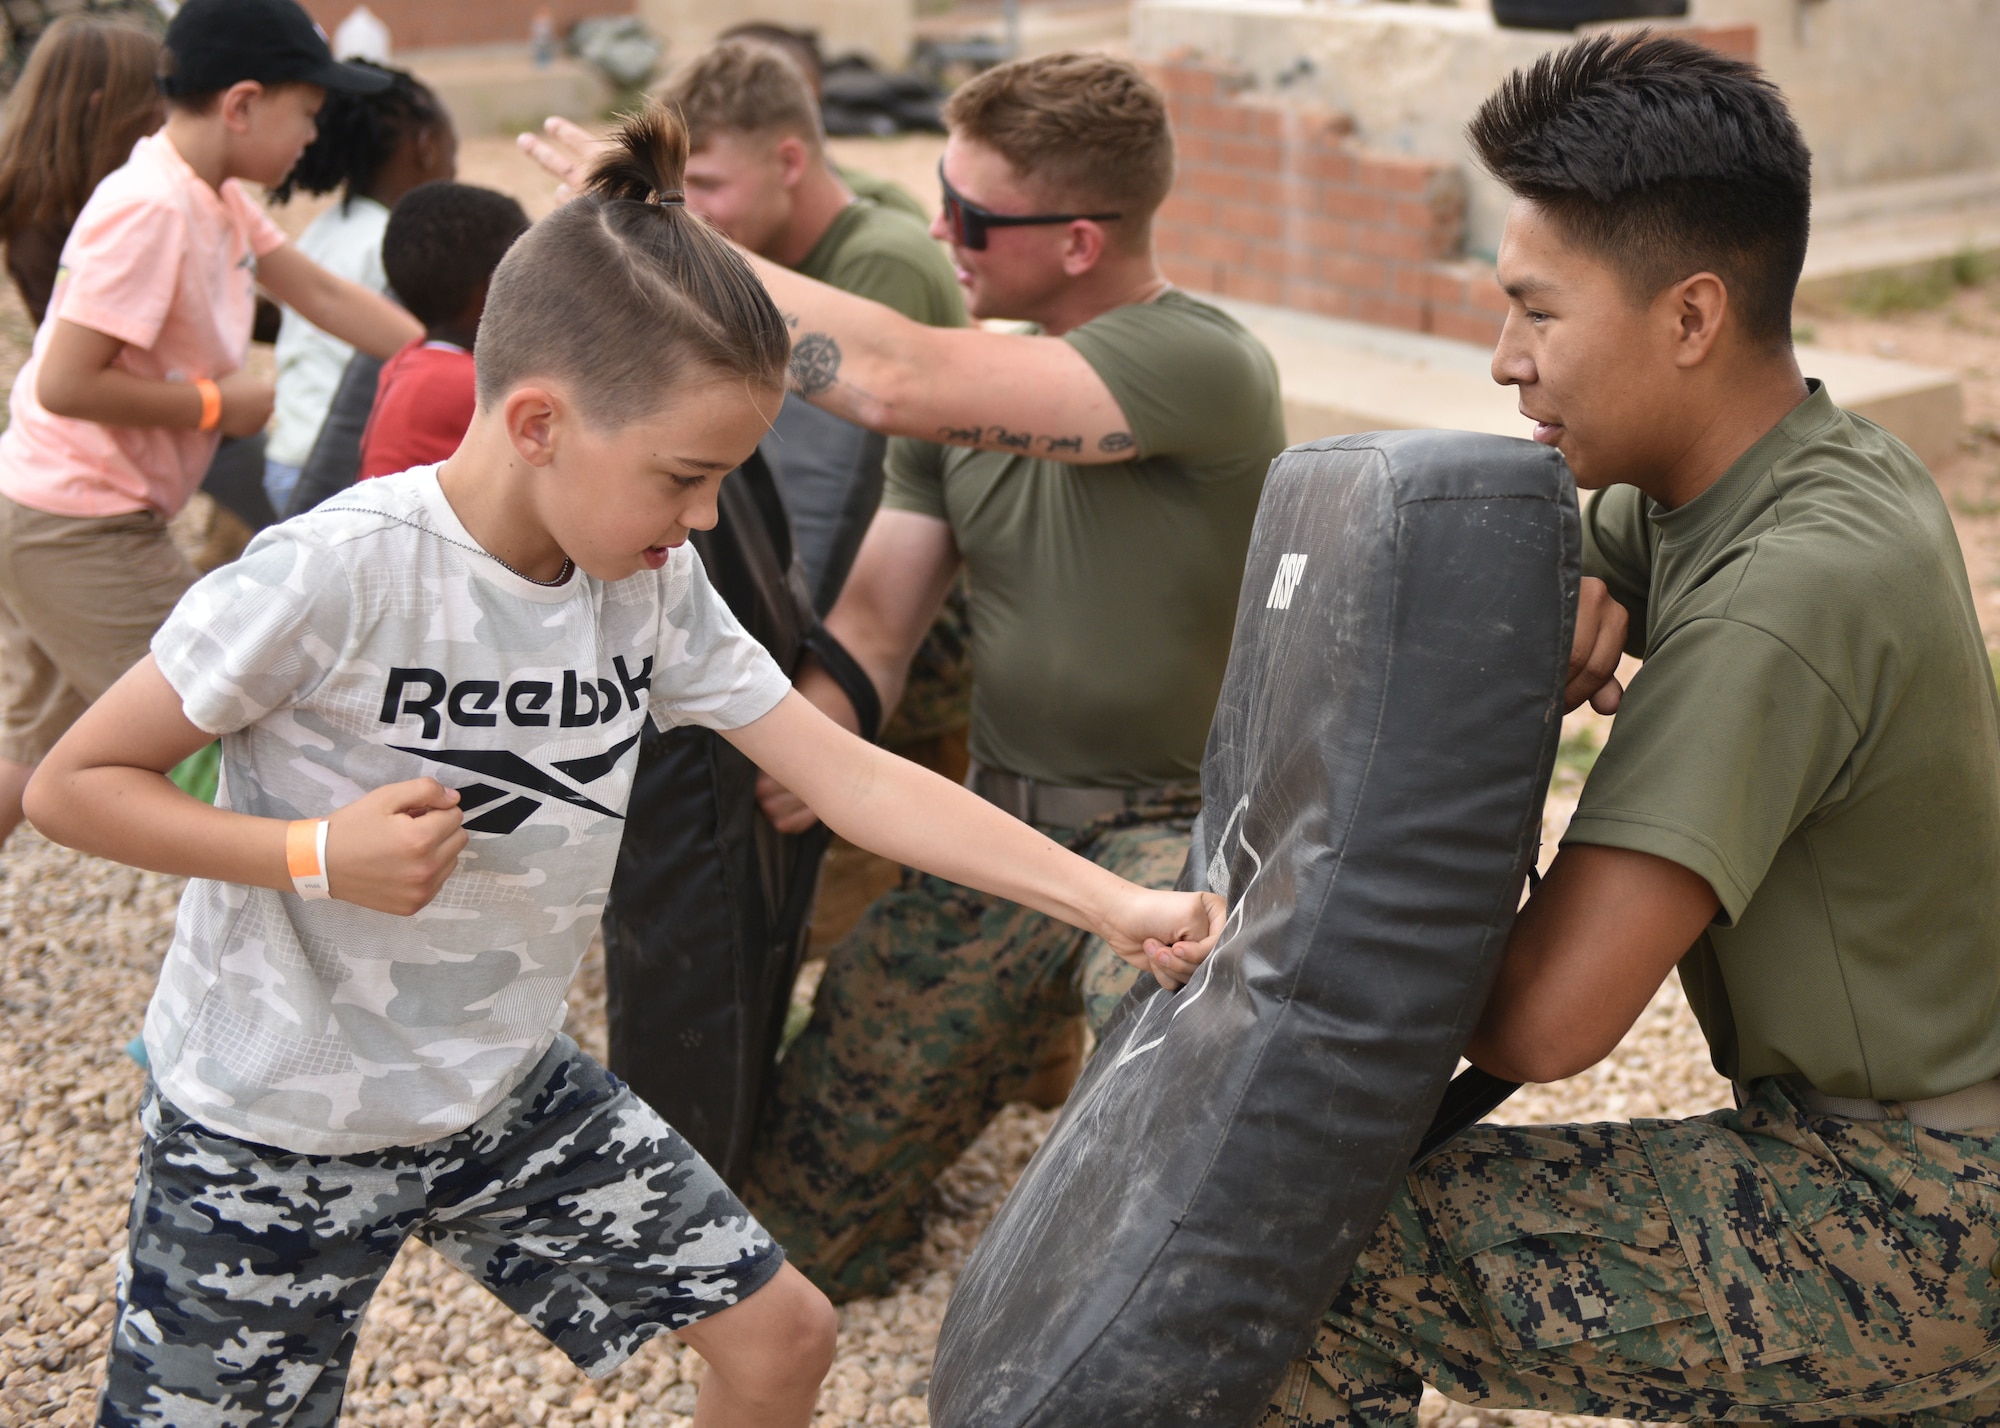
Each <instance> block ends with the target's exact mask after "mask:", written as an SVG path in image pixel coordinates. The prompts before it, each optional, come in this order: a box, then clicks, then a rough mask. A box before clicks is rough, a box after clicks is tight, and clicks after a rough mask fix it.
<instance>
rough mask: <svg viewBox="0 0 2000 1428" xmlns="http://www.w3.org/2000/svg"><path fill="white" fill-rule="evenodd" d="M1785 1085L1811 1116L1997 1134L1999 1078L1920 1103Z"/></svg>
mask: <svg viewBox="0 0 2000 1428" xmlns="http://www.w3.org/2000/svg"><path fill="white" fill-rule="evenodd" d="M1785 1084H1786V1085H1788V1086H1789V1087H1790V1088H1791V1091H1792V1094H1793V1096H1794V1097H1795V1098H1796V1099H1797V1100H1798V1103H1799V1104H1800V1105H1802V1106H1804V1107H1805V1108H1806V1109H1807V1110H1809V1111H1811V1112H1812V1113H1813V1114H1814V1115H1820V1116H1845V1117H1846V1118H1847V1119H1848V1120H1851V1121H1908V1122H1909V1123H1910V1124H1911V1125H1917V1126H1922V1127H1923V1128H1924V1129H1925V1130H1934V1131H1954V1132H1966V1131H2000V1078H1995V1079H1994V1080H1991V1081H1981V1082H1980V1083H1979V1084H1978V1085H1976V1086H1967V1087H1966V1088H1965V1089H1964V1090H1963V1091H1953V1092H1952V1093H1951V1094H1950V1095H1948V1096H1931V1097H1928V1098H1926V1099H1924V1100H1921V1101H1871V1100H1868V1099H1866V1098H1864V1097H1859V1096H1829V1095H1827V1094H1826V1093H1825V1092H1824V1091H1821V1090H1819V1089H1817V1088H1815V1087H1813V1086H1808V1085H1806V1084H1805V1083H1804V1082H1803V1081H1800V1080H1797V1079H1796V1078H1794V1079H1790V1080H1788V1081H1787V1082H1786V1083H1785Z"/></svg>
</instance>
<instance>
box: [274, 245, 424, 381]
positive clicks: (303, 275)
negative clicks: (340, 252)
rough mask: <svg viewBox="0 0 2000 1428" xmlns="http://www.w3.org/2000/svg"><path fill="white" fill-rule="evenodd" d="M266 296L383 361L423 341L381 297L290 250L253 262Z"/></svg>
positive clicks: (418, 329) (415, 326) (411, 322)
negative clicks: (413, 343) (420, 340)
mask: <svg viewBox="0 0 2000 1428" xmlns="http://www.w3.org/2000/svg"><path fill="white" fill-rule="evenodd" d="M257 281H258V283H259V284H260V285H262V287H263V288H264V290H265V291H266V292H268V293H269V294H270V295H271V296H272V297H274V298H276V299H277V300H278V301H279V302H281V303H283V304H284V305H285V306H286V307H289V308H290V309H292V311H294V312H296V313H297V314H298V315H299V316H300V317H303V318H304V319H305V320H306V321H307V322H310V323H311V324H312V325H313V326H314V327H317V328H319V329H320V330H321V331H322V332H328V333H331V334H332V335H333V336H335V337H338V338H339V339H340V340H341V341H342V342H345V343H347V344H349V345H350V346H352V347H356V348H358V349H360V350H361V351H363V352H366V353H367V354H368V355H369V356H371V357H380V358H382V359H383V360H385V361H386V360H387V359H389V358H391V357H393V356H395V355H396V353H397V352H399V351H401V350H402V349H403V348H404V347H406V346H408V345H409V344H410V343H412V342H415V341H416V340H417V339H418V338H420V337H422V336H423V335H424V329H423V324H422V323H420V322H418V321H417V320H416V319H415V318H414V317H412V316H410V314H409V313H407V312H405V311H404V310H403V309H402V308H400V307H398V306H396V304H394V303H392V302H390V301H389V300H388V299H387V298H385V297H383V296H382V295H381V294H380V293H376V292H371V291H369V290H368V289H367V288H364V287H362V286H361V284H359V283H354V282H349V281H348V280H347V279H346V278H342V277H337V276H335V275H334V274H332V273H329V272H328V271H327V270H326V269H325V268H322V267H321V266H320V265H319V264H318V263H315V262H314V261H313V260H312V259H310V258H308V257H307V256H306V255H305V254H303V253H301V252H300V251H299V250H298V249H296V248H294V247H293V246H292V245H291V244H289V243H287V244H285V245H284V246H283V247H281V248H275V249H273V250H272V251H271V252H269V253H266V254H265V255H264V256H263V257H262V258H260V259H258V260H257Z"/></svg>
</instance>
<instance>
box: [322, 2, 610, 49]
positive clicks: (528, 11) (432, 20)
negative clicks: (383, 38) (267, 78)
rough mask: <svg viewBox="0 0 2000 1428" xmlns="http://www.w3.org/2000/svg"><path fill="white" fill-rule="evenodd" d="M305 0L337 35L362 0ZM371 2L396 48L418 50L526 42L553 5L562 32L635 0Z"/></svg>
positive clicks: (559, 31)
mask: <svg viewBox="0 0 2000 1428" xmlns="http://www.w3.org/2000/svg"><path fill="white" fill-rule="evenodd" d="M304 4H305V7H306V9H307V10H309V11H311V12H312V17H313V18H314V19H315V20H317V21H319V23H320V26H321V27H322V28H323V29H324V30H325V31H326V32H327V33H328V34H329V35H331V34H332V33H333V32H334V30H335V28H337V27H338V26H339V24H340V22H341V21H342V20H345V19H346V18H347V16H348V12H349V11H351V10H353V9H354V7H355V4H356V0H304ZM368 8H369V9H371V10H373V11H374V12H375V13H376V14H377V15H378V16H380V17H381V20H382V23H383V24H385V25H387V26H388V27H389V37H390V43H391V44H392V45H393V46H394V47H395V48H396V49H398V50H415V49H424V48H427V47H429V46H432V45H492V44H504V43H509V42H518V43H520V44H522V45H526V44H527V42H528V26H529V25H530V23H532V21H533V20H534V16H535V12H536V11H537V10H540V9H544V8H546V9H547V10H548V12H549V15H550V16H551V17H552V18H553V19H554V20H555V22H556V33H557V34H558V35H561V34H562V33H563V32H564V31H566V30H568V28H569V27H570V26H571V25H572V24H574V23H576V22H577V21H578V20H581V19H585V18H587V17H590V16H594V15H629V14H631V13H632V9H633V0H368Z"/></svg>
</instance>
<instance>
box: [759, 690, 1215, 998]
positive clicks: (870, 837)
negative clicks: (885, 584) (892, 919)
mask: <svg viewBox="0 0 2000 1428" xmlns="http://www.w3.org/2000/svg"><path fill="white" fill-rule="evenodd" d="M723 737H724V738H726V739H728V740H729V741H730V742H731V743H732V744H734V745H735V746H736V747H737V748H738V749H740V750H742V751H743V753H744V755H745V756H746V757H748V758H749V759H750V760H751V761H752V762H753V763H755V764H757V765H758V767H760V768H762V769H764V770H765V771H766V772H768V773H769V774H770V775H771V776H772V777H774V778H776V779H778V780H779V781H780V782H782V783H783V784H785V785H786V786H787V787H789V788H792V789H795V790H797V791H798V793H799V794H800V796H801V797H803V798H804V799H805V801H806V802H807V803H808V804H810V805H811V806H812V807H813V808H814V809H816V810H817V811H818V813H819V815H820V817H822V818H823V819H825V820H826V823H827V826H828V827H830V828H832V829H833V830H834V831H835V832H836V833H838V834H840V835H841V836H842V837H844V838H846V839H847V840H848V841H849V842H852V843H855V844H858V845H859V846H861V847H863V848H867V849H868V850H870V851H871V852H875V853H879V854H881V855H882V856H883V857H885V858H888V859H890V860H892V861H894V862H898V863H906V864H909V865H910V866H912V867H916V868H921V869H923V870H924V871H925V872H928V873H934V874H936V875H937V876H938V877H941V878H948V879H950V880H951V881H952V882H956V883H964V884H966V885H967V886H969V887H975V888H979V889H981V890H982V891H984V892H989V893H992V894H994V895H995V896H997V897H1004V898H1008V899H1010V900H1011V901H1014V902H1019V903H1025V904H1026V905H1027V906H1029V907H1032V908H1034V909H1036V910H1037V911H1040V912H1045V913H1048V914H1049V915H1050V916H1051V917H1059V918H1061V919H1062V920H1063V921H1065V922H1067V923H1070V924H1071V925H1073V926H1076V927H1081V928H1084V929H1085V930H1087V931H1090V932H1095V933H1096V934H1097V935H1098V936H1100V937H1102V938H1103V939H1104V940H1105V941H1106V942H1108V943H1109V944H1110V945H1111V948H1112V950H1113V951H1115V952H1116V953H1117V954H1118V955H1119V956H1120V957H1123V958H1124V959H1125V960H1126V961H1128V962H1131V963H1134V964H1135V965H1139V966H1143V967H1146V968H1147V969H1148V970H1150V971H1151V972H1152V973H1153V975H1154V976H1155V977H1157V978H1159V980H1160V981H1161V983H1162V984H1163V985H1167V986H1178V985H1179V984H1180V983H1182V982H1185V981H1186V980H1187V979H1188V978H1189V977H1190V976H1192V975H1193V974H1194V970H1195V968H1196V967H1197V966H1199V965H1200V963H1201V960H1202V958H1204V957H1206V956H1207V955H1208V954H1209V952H1210V951H1211V950H1212V949H1213V948H1214V946H1215V940H1216V938H1217V936H1218V935H1220V933H1221V931H1222V920H1223V916H1224V907H1223V903H1222V899H1221V898H1219V897H1217V896H1215V894H1213V893H1174V892H1156V891H1152V890H1150V889H1147V888H1142V887H1138V886H1136V885H1134V884H1132V883H1128V882H1126V881H1125V880H1124V879H1123V878H1121V877H1119V876H1118V875H1117V874H1115V873H1112V872H1109V871H1107V870H1106V869H1104V868H1100V867H1098V866H1097V865H1096V864H1095V863H1093V862H1090V861H1089V860H1088V859H1085V858H1080V857H1078V856H1077V855H1076V854H1075V853H1072V852H1070V851H1069V850H1068V849H1067V848H1064V847H1063V846H1061V845H1060V844H1058V843H1056V842H1055V841H1054V840H1052V839H1050V838H1047V837H1045V836H1043V835H1042V834H1041V833H1038V832H1037V831H1035V830H1034V829H1033V828H1030V827H1029V826H1028V825H1027V824H1025V823H1022V822H1020V821H1019V820H1017V819H1014V818H1010V817H1008V816H1007V815H1006V814H1005V813H1002V812H1001V811H1000V810H999V809H997V808H995V807H994V806H993V805H992V804H990V803H988V802H987V801H986V800H985V799H983V798H980V797H978V796H977V795H975V794H973V793H971V792H969V791H968V790H966V789H963V788H960V787H959V786H958V785H957V784H955V783H952V782H950V781H949V780H947V779H942V778H939V777H938V776H937V775H936V774H934V773H932V772H931V771H930V770H928V769H925V768H922V767H920V766H918V765H916V764H913V763H911V762H910V761H909V760H907V759H899V758H897V757H896V756H895V755H894V754H891V753H887V752H885V751H883V750H881V749H878V748H876V747H875V746H874V745H872V744H866V743H863V742H862V741H861V740H860V739H858V738H856V737H855V736H854V735H852V734H850V733H848V732H847V731H846V730H845V729H842V728H841V727H840V726H839V725H837V724H835V723H833V721H832V720H830V719H828V718H827V717H826V716H825V715H824V714H822V713H820V712H819V711H818V710H817V709H815V708H813V706H812V705H811V704H809V703H807V702H806V700H805V699H804V698H803V697H801V696H800V695H799V694H797V693H796V692H794V693H791V694H788V695H786V696H785V698H784V699H783V701H782V702H780V703H779V705H778V707H777V708H775V709H773V710H772V711H771V712H770V713H769V714H766V715H765V716H764V717H763V718H761V719H759V720H757V721H756V722H755V723H752V724H747V725H745V726H744V727H743V728H741V729H735V730H730V731H728V732H726V733H725V734H724V735H723Z"/></svg>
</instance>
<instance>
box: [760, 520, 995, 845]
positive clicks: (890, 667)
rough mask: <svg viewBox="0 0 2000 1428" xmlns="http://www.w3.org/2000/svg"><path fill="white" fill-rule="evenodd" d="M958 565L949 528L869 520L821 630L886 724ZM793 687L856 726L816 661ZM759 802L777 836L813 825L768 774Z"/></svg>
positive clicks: (797, 801) (829, 713)
mask: <svg viewBox="0 0 2000 1428" xmlns="http://www.w3.org/2000/svg"><path fill="white" fill-rule="evenodd" d="M958 567H959V554H958V543H957V541H955V540H954V539H953V538H952V534H951V527H950V526H949V525H948V524H946V523H945V522H944V521H941V520H939V519H937V518H936V517H935V516H925V515H919V514H918V513H917V512H915V511H892V510H887V509H884V510H879V511H877V512H876V513H875V518H874V520H872V521H871V522H869V525H868V534H867V535H865V536H863V537H862V540H861V549H860V551H859V552H858V553H857V554H856V555H855V557H854V569H853V571H852V572H851V573H850V574H849V575H848V577H847V583H846V584H845V585H843V586H842V587H841V591H840V599H839V600H838V601H836V602H835V603H834V607H833V609H832V610H831V611H829V612H828V614H827V617H826V628H827V630H828V632H829V633H831V634H832V635H833V637H834V638H835V639H837V640H839V641H840V643H841V645H842V647H843V648H845V649H846V651H847V652H848V653H849V654H851V655H853V656H854V660H855V663H857V664H859V665H860V666H861V668H862V669H863V671H865V672H866V673H867V675H868V678H869V680H870V681H872V682H873V684H874V685H875V692H876V695H877V696H878V697H879V698H880V700H881V702H882V717H883V718H884V719H885V720H886V719H887V718H888V716H889V713H890V711H892V710H893V709H895V707H896V706H897V704H899V703H901V702H902V698H903V686H904V684H905V682H906V681H907V680H908V679H909V674H910V661H911V659H912V658H914V657H915V655H916V652H917V647H918V646H919V645H921V644H922V643H923V641H924V635H925V633H926V632H927V631H928V630H929V629H930V627H931V624H932V622H934V621H935V620H936V619H937V614H938V609H939V607H940V606H942V605H943V604H944V597H945V593H946V592H947V591H949V590H950V589H951V581H952V577H953V576H954V575H956V574H957V573H958ZM797 684H798V690H799V693H801V694H803V695H804V696H805V697H806V698H807V699H808V700H810V701H811V702H812V703H813V705H815V706H816V707H817V708H818V709H819V710H820V712H821V713H823V714H825V715H826V716H827V717H828V718H829V719H832V720H833V721H834V722H835V723H836V724H838V725H840V726H841V727H842V728H843V729H846V730H848V731H850V732H854V731H857V730H858V729H859V728H860V721H859V720H858V719H857V718H856V717H855V713H854V706H853V705H852V704H850V703H849V702H848V699H847V694H846V692H845V691H843V690H842V689H841V687H840V685H839V684H838V683H837V682H835V680H834V678H833V676H832V675H830V674H828V673H827V672H826V670H825V669H824V668H822V667H821V665H820V663H819V661H818V660H810V659H809V660H807V661H806V664H805V668H804V669H802V670H801V671H800V672H799V675H798V679H797ZM757 801H758V803H759V805H760V806H762V808H763V810H764V816H765V817H766V818H768V819H770V820H771V824H772V826H773V827H775V828H776V829H777V830H778V831H779V832H781V833H802V832H804V831H805V830H806V829H808V828H810V827H812V826H813V824H814V823H816V822H817V821H818V817H817V815H815V814H814V813H813V811H812V809H810V808H808V807H807V806H806V805H805V804H804V803H803V802H802V801H801V800H800V799H799V797H798V795H796V794H794V793H792V792H791V791H790V790H789V789H787V788H786V787H785V786H784V785H783V784H781V783H779V782H778V781H777V780H776V779H774V778H772V777H771V776H770V775H769V774H766V775H765V776H764V777H762V778H760V779H758V780H757Z"/></svg>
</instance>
